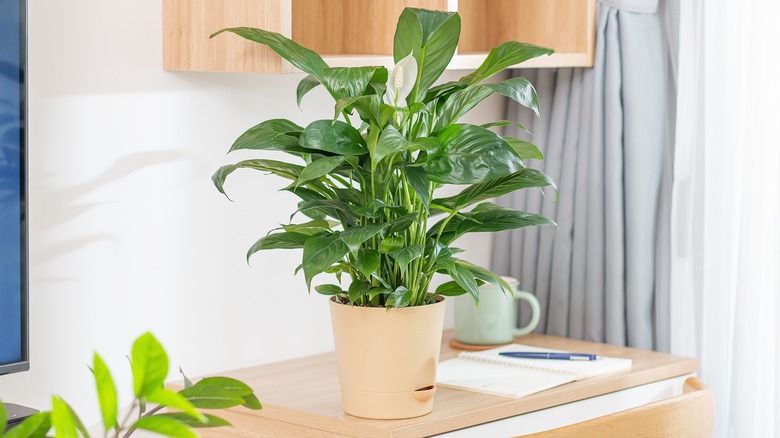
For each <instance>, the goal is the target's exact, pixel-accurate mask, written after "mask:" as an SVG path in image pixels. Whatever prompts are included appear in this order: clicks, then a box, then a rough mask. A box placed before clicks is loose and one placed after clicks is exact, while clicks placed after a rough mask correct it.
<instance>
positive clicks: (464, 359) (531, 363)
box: [436, 344, 631, 397]
mask: <svg viewBox="0 0 780 438" xmlns="http://www.w3.org/2000/svg"><path fill="white" fill-rule="evenodd" d="M501 351H551V352H561V351H560V350H550V349H548V348H538V347H531V346H528V345H519V344H511V345H505V346H503V347H499V348H494V349H492V350H485V351H477V352H465V351H464V352H462V353H460V354H459V355H458V357H457V358H455V359H450V360H446V361H444V362H441V363H439V367H438V370H437V372H436V383H437V384H438V385H440V386H445V387H450V388H457V389H465V390H469V391H477V392H484V393H488V394H494V395H501V396H507V397H524V396H526V395H529V394H533V393H535V392H539V391H544V390H545V389H549V388H553V387H555V386H558V385H563V384H564V383H569V382H573V381H575V380H582V379H587V378H589V377H594V376H599V375H602V374H607V373H612V372H615V371H625V370H629V369H631V359H621V358H614V357H601V358H599V359H597V360H592V361H569V360H556V359H517V358H513V357H504V356H499V355H498V353H499V352H501ZM578 353H582V352H578Z"/></svg>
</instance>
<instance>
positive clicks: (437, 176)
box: [425, 125, 523, 184]
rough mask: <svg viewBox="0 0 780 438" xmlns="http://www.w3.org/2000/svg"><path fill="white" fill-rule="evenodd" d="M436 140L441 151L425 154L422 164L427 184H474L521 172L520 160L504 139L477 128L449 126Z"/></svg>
mask: <svg viewBox="0 0 780 438" xmlns="http://www.w3.org/2000/svg"><path fill="white" fill-rule="evenodd" d="M436 138H437V139H438V140H439V142H440V143H441V145H442V147H441V148H440V149H439V150H436V151H429V152H428V154H429V155H428V161H426V163H425V171H426V172H427V173H428V178H429V179H430V180H431V181H435V182H439V183H449V184H475V183H481V182H485V181H488V180H491V179H493V178H499V177H502V176H506V175H510V174H512V173H514V172H517V171H518V170H520V169H522V168H523V162H522V160H521V159H520V157H518V156H517V154H516V153H515V151H514V150H513V149H512V148H511V147H510V146H509V144H507V142H506V141H504V139H502V138H501V137H500V136H498V135H497V134H496V133H494V132H492V131H489V130H487V129H485V128H482V127H480V126H475V125H450V126H447V127H446V128H444V129H442V130H441V131H439V133H438V134H436ZM431 152H433V153H431Z"/></svg>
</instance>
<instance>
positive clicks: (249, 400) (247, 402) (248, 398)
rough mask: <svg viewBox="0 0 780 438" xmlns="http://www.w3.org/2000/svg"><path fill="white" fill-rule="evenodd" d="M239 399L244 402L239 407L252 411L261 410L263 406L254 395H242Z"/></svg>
mask: <svg viewBox="0 0 780 438" xmlns="http://www.w3.org/2000/svg"><path fill="white" fill-rule="evenodd" d="M241 398H243V399H244V402H243V403H241V406H243V407H245V408H249V409H254V410H259V409H263V405H261V404H260V400H258V399H257V396H256V395H255V394H254V393H252V394H248V395H242V396H241Z"/></svg>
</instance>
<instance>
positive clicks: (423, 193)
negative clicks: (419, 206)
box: [405, 166, 431, 210]
mask: <svg viewBox="0 0 780 438" xmlns="http://www.w3.org/2000/svg"><path fill="white" fill-rule="evenodd" d="M405 172H406V181H407V182H408V183H409V185H410V186H412V190H414V193H416V194H417V197H418V198H420V201H422V203H423V205H424V206H425V209H426V210H427V209H428V206H429V205H430V203H431V194H430V188H429V182H428V174H427V173H426V172H425V169H423V168H422V167H412V166H408V167H406V169H405Z"/></svg>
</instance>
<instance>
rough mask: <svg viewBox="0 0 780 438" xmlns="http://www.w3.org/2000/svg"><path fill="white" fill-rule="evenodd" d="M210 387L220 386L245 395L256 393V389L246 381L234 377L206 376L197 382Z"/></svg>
mask: <svg viewBox="0 0 780 438" xmlns="http://www.w3.org/2000/svg"><path fill="white" fill-rule="evenodd" d="M195 385H196V386H197V385H201V386H208V387H218V388H222V389H226V390H229V391H232V392H234V393H235V394H237V395H239V396H241V397H244V396H249V395H252V394H254V390H253V389H252V387H251V386H249V385H247V384H246V383H244V382H242V381H240V380H237V379H234V378H232V377H219V376H217V377H205V378H203V379H201V380H200V381H199V382H198V383H196V384H195Z"/></svg>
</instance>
